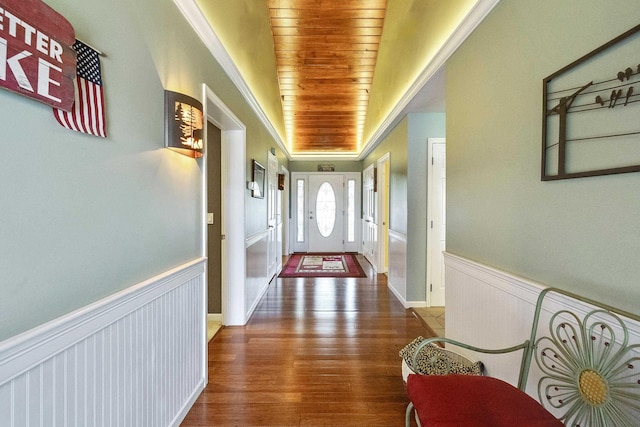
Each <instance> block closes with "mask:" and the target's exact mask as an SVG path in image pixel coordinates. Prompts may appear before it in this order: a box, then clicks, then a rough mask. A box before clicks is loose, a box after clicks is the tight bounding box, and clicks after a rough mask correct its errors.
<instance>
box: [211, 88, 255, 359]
mask: <svg viewBox="0 0 640 427" xmlns="http://www.w3.org/2000/svg"><path fill="white" fill-rule="evenodd" d="M202 99H203V102H202V105H203V114H204V117H206V118H207V120H209V121H210V122H212V123H213V124H215V125H216V126H217V127H218V128H219V129H220V130H221V132H222V142H221V154H222V155H221V162H222V165H221V166H222V173H221V175H222V178H221V181H222V182H221V187H222V218H220V221H221V227H222V236H223V239H222V260H221V275H222V324H223V325H244V324H245V323H246V322H247V319H246V315H245V310H244V307H245V271H246V268H245V265H246V259H245V257H246V254H245V220H244V212H245V200H244V197H245V181H246V162H245V159H246V127H245V125H244V124H243V123H242V122H241V121H240V120H239V119H238V118H237V117H236V116H235V115H234V114H233V112H232V111H231V110H230V109H229V108H227V106H226V105H225V104H224V103H223V102H222V101H221V100H220V98H218V97H217V96H216V94H215V93H214V92H213V91H212V90H211V89H210V88H209V87H208V86H207V85H206V84H203V85H202ZM204 133H205V139H206V128H205V132H204ZM204 159H205V160H204V161H205V162H206V161H207V156H206V150H205V157H204ZM206 170H207V168H206V167H204V168H203V174H202V175H203V176H202V207H201V210H202V224H203V226H202V230H203V232H202V233H203V235H202V255H203V256H206V253H207V242H208V236H207V173H206ZM238 212H242V216H240V217H239V216H238ZM227 219H229V220H227ZM205 280H206V276H205ZM229 283H233V284H234V286H229ZM207 288H208V284H207V286H206V287H205V289H207ZM205 297H206V295H205ZM205 329H206V328H205ZM205 360H206V359H205Z"/></svg>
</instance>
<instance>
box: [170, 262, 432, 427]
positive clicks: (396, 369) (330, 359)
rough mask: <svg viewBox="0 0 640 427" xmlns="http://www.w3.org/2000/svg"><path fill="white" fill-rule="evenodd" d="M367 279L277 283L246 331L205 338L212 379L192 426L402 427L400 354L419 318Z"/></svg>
mask: <svg viewBox="0 0 640 427" xmlns="http://www.w3.org/2000/svg"><path fill="white" fill-rule="evenodd" d="M358 259H359V261H360V264H361V265H362V266H363V268H364V269H365V271H366V272H367V276H368V277H367V278H358V279H355V278H349V279H336V278H318V279H303V278H295V279H274V280H273V282H272V283H271V285H270V286H269V290H268V292H267V294H266V295H265V297H264V298H263V299H262V301H261V302H260V304H259V306H258V307H257V309H256V311H255V313H254V315H253V316H252V318H251V319H250V321H249V322H248V324H247V325H246V326H244V327H226V328H224V329H222V330H221V331H220V332H219V333H218V334H217V335H216V336H215V337H214V339H213V340H212V341H211V342H210V343H209V384H208V386H207V388H206V389H205V390H204V391H203V393H202V394H201V396H200V397H199V398H198V400H197V401H196V403H195V405H194V406H193V408H192V409H191V411H190V412H189V414H188V415H187V417H186V418H185V420H184V422H183V423H182V426H183V427H190V426H243V427H245V426H247V427H248V426H364V425H368V426H386V427H391V426H402V425H404V412H405V408H406V405H407V403H408V399H407V397H406V394H405V390H404V385H403V382H402V377H401V368H400V366H401V364H400V362H401V360H400V357H399V356H398V351H400V349H401V348H402V347H404V346H405V345H406V344H407V343H409V342H410V341H411V340H412V339H414V338H415V337H416V336H418V335H423V336H427V335H428V334H429V332H428V331H427V330H426V329H424V328H423V326H422V323H421V322H420V320H418V319H417V318H415V317H414V316H413V315H412V314H411V311H410V310H405V309H404V308H403V306H402V304H401V303H400V302H399V301H398V300H397V299H396V298H395V297H394V296H393V294H392V293H391V292H390V291H389V289H388V288H387V281H386V276H384V275H375V274H374V272H373V270H372V268H371V266H370V265H369V264H368V263H367V261H365V260H364V258H363V257H361V256H359V257H358Z"/></svg>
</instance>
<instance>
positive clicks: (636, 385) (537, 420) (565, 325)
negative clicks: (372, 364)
mask: <svg viewBox="0 0 640 427" xmlns="http://www.w3.org/2000/svg"><path fill="white" fill-rule="evenodd" d="M550 294H557V295H558V296H564V297H567V298H570V299H574V300H578V301H580V302H581V306H584V307H585V311H584V312H582V311H580V312H579V311H577V310H574V311H571V310H568V309H566V308H559V309H556V310H555V311H549V310H548V309H547V308H545V309H544V310H543V305H544V303H545V301H547V300H548V299H549V298H550V297H549V295H550ZM550 305H553V304H550ZM547 316H548V328H544V326H543V323H542V318H547ZM631 324H635V325H636V326H635V328H636V330H637V325H638V324H640V316H637V315H634V314H631V313H627V312H624V311H622V310H618V309H616V308H614V307H610V306H607V305H605V304H602V303H599V302H597V301H593V300H590V299H586V298H583V297H580V296H578V295H576V294H572V293H569V292H566V291H562V290H559V289H554V288H547V289H544V290H542V292H541V293H540V295H539V297H538V300H537V304H536V309H535V314H534V318H533V323H532V328H531V335H530V337H529V338H528V339H525V340H524V341H523V342H522V343H519V344H517V345H515V346H513V347H509V348H502V349H485V348H479V347H476V346H471V345H468V344H465V343H461V342H458V341H455V340H452V339H447V338H441V337H437V338H430V339H427V340H425V341H423V342H422V343H421V344H420V345H419V346H418V347H417V348H416V350H415V352H414V358H415V357H416V356H417V355H418V354H419V353H420V351H421V349H422V348H423V347H424V346H426V345H431V344H432V343H436V342H440V343H444V345H446V346H457V347H459V348H464V349H467V350H471V351H474V352H479V353H486V354H505V353H511V352H515V351H522V359H521V364H520V373H519V377H518V384H517V387H516V386H513V385H510V384H508V383H506V382H504V381H501V380H498V379H495V378H491V377H486V376H482V377H477V376H475V377H474V376H461V375H453V374H446V375H441V376H435V375H415V374H412V375H409V377H408V379H407V393H408V394H409V398H410V400H411V402H410V403H409V405H408V407H407V411H406V417H405V424H406V426H407V427H409V426H410V424H411V415H412V413H413V412H414V410H415V412H416V420H417V421H418V423H419V424H421V425H422V426H423V427H428V426H430V425H437V426H449V425H450V426H455V425H465V426H484V425H486V426H489V425H491V426H493V427H498V426H512V425H536V426H553V425H563V424H564V425H566V426H572V427H611V426H616V427H627V426H628V427H634V426H639V425H640V344H638V343H637V342H636V343H633V342H632V341H633V340H632V339H631V338H630V334H629V326H630V325H631ZM539 328H540V330H539ZM636 338H637V337H636ZM636 340H637V339H636ZM534 360H535V363H534ZM532 367H533V370H534V375H530V374H531V371H532ZM529 379H531V380H532V381H533V382H534V383H535V381H537V393H538V400H537V401H536V400H535V399H533V398H532V397H530V396H529V395H527V394H526V393H525V389H526V387H527V381H528V380H529Z"/></svg>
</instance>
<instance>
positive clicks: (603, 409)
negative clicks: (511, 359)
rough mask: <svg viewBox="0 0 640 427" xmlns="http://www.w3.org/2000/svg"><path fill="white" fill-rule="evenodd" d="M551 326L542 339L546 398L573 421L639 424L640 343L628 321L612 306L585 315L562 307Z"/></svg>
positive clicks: (539, 357)
mask: <svg viewBox="0 0 640 427" xmlns="http://www.w3.org/2000/svg"><path fill="white" fill-rule="evenodd" d="M549 332H550V336H546V337H542V338H540V339H539V340H538V341H536V348H537V351H536V362H537V363H538V366H539V367H540V369H541V370H542V371H543V373H544V376H543V377H542V378H541V379H540V381H539V383H538V394H539V397H540V401H541V402H543V404H544V405H545V406H547V407H549V406H551V407H552V408H555V409H559V410H561V411H562V412H563V413H564V415H563V416H561V417H560V419H561V420H562V421H563V422H564V423H565V425H567V426H571V427H612V426H616V427H626V426H629V427H633V426H638V422H639V421H638V420H639V419H640V418H639V417H640V344H635V345H629V331H628V329H627V327H626V326H625V324H624V322H623V321H622V320H621V319H620V318H619V317H618V316H617V315H615V314H613V313H611V312H609V311H606V310H594V311H591V312H589V313H588V314H587V315H586V316H585V317H584V320H582V321H581V320H580V319H579V318H578V316H577V315H575V314H574V313H571V312H569V311H565V310H562V311H559V312H557V313H555V314H554V315H553V316H552V318H551V321H550V322H549ZM616 332H617V333H618V334H619V335H616Z"/></svg>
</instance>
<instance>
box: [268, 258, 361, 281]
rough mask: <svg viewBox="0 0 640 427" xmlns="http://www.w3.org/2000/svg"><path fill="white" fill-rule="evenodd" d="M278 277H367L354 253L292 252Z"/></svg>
mask: <svg viewBox="0 0 640 427" xmlns="http://www.w3.org/2000/svg"><path fill="white" fill-rule="evenodd" d="M278 277H367V275H366V273H365V272H364V270H363V269H362V267H360V264H359V263H358V260H357V259H356V256H355V254H293V255H291V258H289V260H288V261H287V263H286V264H285V266H284V268H283V269H282V272H281V273H280V275H279V276H278Z"/></svg>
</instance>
